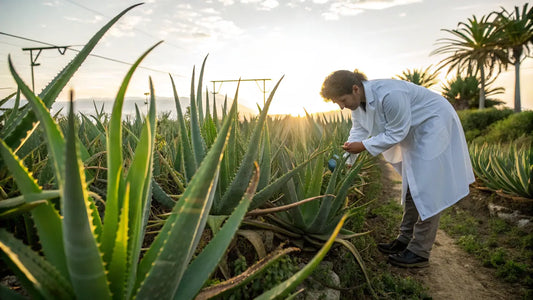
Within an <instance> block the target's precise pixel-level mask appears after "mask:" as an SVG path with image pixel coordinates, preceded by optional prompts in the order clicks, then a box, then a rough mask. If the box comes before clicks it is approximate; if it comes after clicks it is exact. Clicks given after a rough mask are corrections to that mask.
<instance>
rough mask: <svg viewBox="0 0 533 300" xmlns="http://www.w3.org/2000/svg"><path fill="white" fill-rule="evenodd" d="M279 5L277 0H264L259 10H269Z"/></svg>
mask: <svg viewBox="0 0 533 300" xmlns="http://www.w3.org/2000/svg"><path fill="white" fill-rule="evenodd" d="M278 6H279V2H278V1H276V0H266V1H263V2H261V5H260V8H259V9H260V10H271V9H274V8H276V7H278Z"/></svg>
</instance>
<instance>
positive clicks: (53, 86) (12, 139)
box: [3, 3, 142, 149]
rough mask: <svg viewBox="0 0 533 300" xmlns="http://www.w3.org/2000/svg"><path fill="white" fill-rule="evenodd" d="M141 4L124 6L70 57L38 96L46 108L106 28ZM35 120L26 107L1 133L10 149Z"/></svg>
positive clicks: (30, 130)
mask: <svg viewBox="0 0 533 300" xmlns="http://www.w3.org/2000/svg"><path fill="white" fill-rule="evenodd" d="M141 4H142V3H139V4H135V5H132V6H130V7H128V8H126V9H125V10H123V11H122V12H121V13H119V14H118V15H117V16H116V17H114V18H113V19H111V20H110V21H109V22H108V23H107V24H106V25H104V26H103V27H102V28H101V29H100V30H99V31H98V32H97V33H96V34H95V35H94V36H93V37H92V38H91V39H90V40H89V42H87V43H86V44H85V46H84V47H83V48H82V49H81V50H80V52H78V54H77V55H76V56H75V57H74V59H72V60H71V61H70V63H68V64H67V66H66V67H65V68H64V69H63V70H61V72H59V74H57V75H56V77H55V78H54V79H53V80H52V81H51V82H50V83H49V84H48V85H47V86H46V87H45V88H44V89H43V90H42V92H41V93H40V94H39V96H40V97H41V99H43V102H44V104H45V105H46V107H47V108H50V107H52V104H53V103H54V101H55V99H56V98H57V96H58V95H59V93H60V92H61V90H63V88H64V87H65V86H66V85H67V83H68V81H69V80H70V78H72V76H73V75H74V73H75V72H76V70H78V68H79V67H80V66H81V64H82V63H83V62H84V61H85V59H86V58H87V56H89V54H90V53H91V51H92V50H93V49H94V47H95V46H96V44H98V42H99V41H100V39H101V38H102V37H103V36H104V34H105V33H106V32H107V30H109V28H111V26H113V24H115V23H116V22H117V21H118V20H119V19H120V18H121V17H122V16H123V15H124V14H125V13H127V12H128V11H129V10H131V9H133V8H134V7H136V6H138V5H141ZM24 96H26V97H27V95H26V94H24ZM35 121H36V119H35V116H34V115H33V112H30V109H29V107H27V109H25V110H24V111H23V112H22V113H21V114H19V118H17V120H16V121H15V124H16V125H17V126H16V128H14V129H13V130H12V131H10V132H8V133H7V134H6V135H3V137H5V141H6V144H7V145H9V146H10V147H11V148H12V149H14V148H18V147H20V146H21V145H22V144H24V142H25V141H26V140H27V139H28V137H29V136H30V134H31V132H33V129H35V125H34V122H35ZM32 127H33V129H32ZM28 132H30V134H27V133H28Z"/></svg>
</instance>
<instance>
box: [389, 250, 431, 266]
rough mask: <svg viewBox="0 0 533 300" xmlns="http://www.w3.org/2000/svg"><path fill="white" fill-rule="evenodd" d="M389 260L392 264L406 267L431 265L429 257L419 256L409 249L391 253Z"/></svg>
mask: <svg viewBox="0 0 533 300" xmlns="http://www.w3.org/2000/svg"><path fill="white" fill-rule="evenodd" d="M389 262H390V263H391V264H392V265H395V266H398V267H404V268H423V267H427V266H429V259H427V258H424V257H422V256H418V255H416V254H414V253H413V252H411V251H409V250H408V249H405V251H403V252H401V253H398V254H392V255H389Z"/></svg>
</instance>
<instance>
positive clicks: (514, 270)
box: [440, 200, 533, 298]
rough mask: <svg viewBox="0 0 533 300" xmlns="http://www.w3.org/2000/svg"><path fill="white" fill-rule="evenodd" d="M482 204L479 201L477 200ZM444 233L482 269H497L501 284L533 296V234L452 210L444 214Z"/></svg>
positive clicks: (503, 222)
mask: <svg viewBox="0 0 533 300" xmlns="http://www.w3.org/2000/svg"><path fill="white" fill-rule="evenodd" d="M477 201H479V200H477ZM440 227H441V229H443V230H445V231H446V232H447V233H448V234H449V235H451V236H452V237H453V238H454V239H455V240H456V243H457V245H459V246H460V247H461V248H462V249H463V250H465V251H466V252H468V253H470V254H472V255H473V256H474V257H476V258H477V259H478V260H479V261H480V262H482V264H483V266H485V267H487V268H493V269H495V271H496V272H495V274H496V276H497V277H498V278H500V279H501V280H502V281H505V282H509V283H516V284H519V285H520V286H521V289H520V290H521V292H522V295H523V296H524V297H525V298H528V297H529V296H531V295H532V294H533V279H532V278H533V263H532V262H533V247H532V246H533V233H532V232H531V230H526V229H522V228H518V227H516V226H514V225H512V224H510V223H508V222H507V221H505V220H503V219H500V218H497V217H491V216H488V215H486V216H483V215H482V214H478V215H474V213H473V212H471V211H469V210H463V209H461V207H457V206H453V207H451V208H449V209H447V210H445V211H444V213H443V215H442V217H441V222H440Z"/></svg>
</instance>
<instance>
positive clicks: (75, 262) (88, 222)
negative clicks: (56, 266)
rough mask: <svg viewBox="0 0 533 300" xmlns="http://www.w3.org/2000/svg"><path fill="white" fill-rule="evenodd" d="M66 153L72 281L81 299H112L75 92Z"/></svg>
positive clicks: (65, 193)
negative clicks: (81, 150)
mask: <svg viewBox="0 0 533 300" xmlns="http://www.w3.org/2000/svg"><path fill="white" fill-rule="evenodd" d="M70 97H71V100H70V112H69V117H68V130H67V141H66V150H65V173H66V174H68V176H65V179H64V180H65V182H64V189H63V197H62V199H61V200H62V201H61V207H62V210H63V243H64V245H65V254H66V257H67V265H68V269H69V272H70V281H71V283H72V286H73V289H74V291H75V293H76V295H77V296H78V297H79V298H87V299H110V298H111V294H110V291H109V287H108V285H107V278H106V274H105V269H104V265H103V261H102V257H101V255H100V251H99V250H98V245H97V243H96V238H95V236H94V233H93V232H94V225H93V220H92V215H91V212H90V209H89V200H88V194H87V187H86V185H85V178H84V177H85V176H84V173H83V171H82V163H81V161H80V160H79V158H78V153H77V145H76V133H75V124H74V109H73V101H72V92H71V96H70Z"/></svg>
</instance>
